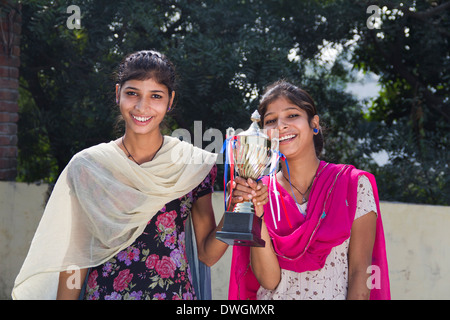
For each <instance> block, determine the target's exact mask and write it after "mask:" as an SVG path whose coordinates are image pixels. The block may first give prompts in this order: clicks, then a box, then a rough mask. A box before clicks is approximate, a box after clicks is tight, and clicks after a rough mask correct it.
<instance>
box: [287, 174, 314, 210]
mask: <svg viewBox="0 0 450 320" xmlns="http://www.w3.org/2000/svg"><path fill="white" fill-rule="evenodd" d="M283 178H284V179H285V180H286V181H287V182H289V183H290V184H291V186H293V187H294V189H295V190H297V192H298V193H300V194H301V195H302V202H301V203H300V204H303V203H305V202H306V197H305V195H306V194H307V193H308V191H309V189H311V187H312V185H313V182H314V179H312V181H311V183H310V185H309V187H308V189H306V191H305V192H304V193H303V192H301V191H300V190H298V188H297V187H296V186H294V184H293V183H291V182H290V181H289V179H288V178H286V176H285V175H284V173H283Z"/></svg>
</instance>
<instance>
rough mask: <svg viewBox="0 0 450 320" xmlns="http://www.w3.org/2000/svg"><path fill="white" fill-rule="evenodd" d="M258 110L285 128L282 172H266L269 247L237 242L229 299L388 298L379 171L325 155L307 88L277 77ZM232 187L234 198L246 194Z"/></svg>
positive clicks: (271, 125) (268, 122)
mask: <svg viewBox="0 0 450 320" xmlns="http://www.w3.org/2000/svg"><path fill="white" fill-rule="evenodd" d="M258 111H259V113H260V115H261V123H262V125H263V126H264V128H266V129H277V130H278V132H279V139H280V144H279V147H280V154H281V161H280V163H281V170H280V171H279V172H278V173H276V174H274V175H269V176H266V177H264V178H263V182H264V183H265V184H266V185H268V187H269V200H270V201H269V202H268V203H267V204H265V205H264V216H263V225H262V238H263V239H264V240H265V241H266V246H265V247H263V248H257V247H252V248H250V247H238V246H235V247H234V248H233V257H232V265H231V275H230V287H229V299H258V300H269V299H282V300H286V299H289V300H292V299H295V300H303V299H326V300H331V299H337V300H338V299H390V288H389V277H388V267H387V260H386V249H385V240H384V232H383V226H382V221H381V215H380V206H379V199H378V191H377V186H376V182H375V178H374V176H373V175H372V174H370V173H368V172H364V171H361V170H358V169H356V168H355V167H354V166H351V165H344V164H332V163H327V162H325V161H321V160H319V154H320V153H321V151H322V147H323V137H322V131H321V127H320V124H319V116H318V115H317V111H316V107H315V105H314V102H313V100H312V98H311V97H310V96H309V94H308V93H307V92H306V91H304V90H302V89H300V88H298V87H296V86H294V85H292V84H290V83H288V82H285V81H278V82H276V83H274V84H272V85H271V86H269V87H268V88H267V90H266V92H265V94H264V95H263V97H262V100H261V103H260V106H259V109H258ZM233 192H234V195H233V201H235V200H236V199H237V197H238V196H241V195H244V193H243V192H242V193H240V192H239V188H236V189H235V191H233ZM257 212H261V210H257Z"/></svg>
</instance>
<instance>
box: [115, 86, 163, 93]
mask: <svg viewBox="0 0 450 320" xmlns="http://www.w3.org/2000/svg"><path fill="white" fill-rule="evenodd" d="M124 90H136V91H141V90H140V89H138V88H135V87H130V86H128V87H126V88H124ZM149 91H150V92H162V93H164V91H163V90H158V89H155V90H149Z"/></svg>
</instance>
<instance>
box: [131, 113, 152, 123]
mask: <svg viewBox="0 0 450 320" xmlns="http://www.w3.org/2000/svg"><path fill="white" fill-rule="evenodd" d="M131 116H132V117H133V118H134V119H136V120H137V121H140V122H145V121H148V120H150V119H151V118H153V117H138V116H135V115H131Z"/></svg>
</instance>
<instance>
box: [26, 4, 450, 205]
mask: <svg viewBox="0 0 450 320" xmlns="http://www.w3.org/2000/svg"><path fill="white" fill-rule="evenodd" d="M369 4H373V3H372V2H370V3H369V2H367V1H353V0H352V1H350V0H349V1H342V0H328V1H316V0H305V1H296V0H212V1H191V0H173V1H161V0H153V1H138V0H133V1H127V2H119V1H118V2H116V3H114V5H111V3H110V1H105V0H96V1H92V0H80V1H70V3H69V1H62V0H61V1H56V0H54V1H50V2H49V1H43V0H28V1H26V2H25V3H24V4H23V19H22V20H23V39H22V66H21V76H22V78H21V84H22V87H21V90H23V92H24V94H23V95H22V97H23V98H22V97H21V99H22V103H21V107H22V112H21V115H20V117H21V120H20V121H21V122H20V123H19V128H20V129H19V130H20V131H19V135H22V134H23V136H22V137H19V149H20V159H19V161H20V163H21V164H22V165H21V168H28V169H27V170H28V171H26V170H22V172H23V175H22V179H23V180H26V181H34V180H37V179H43V178H44V177H50V178H49V180H54V179H55V177H57V175H58V174H59V172H60V170H62V168H64V167H65V165H66V164H67V162H68V161H69V159H70V158H71V157H72V155H73V154H74V153H75V152H77V151H79V150H81V149H83V148H85V147H88V146H91V145H94V144H97V143H99V142H104V141H108V140H110V139H113V138H115V137H116V136H117V134H120V133H117V132H115V131H114V129H113V128H114V125H115V118H116V115H117V108H116V107H115V104H114V91H113V90H114V81H113V78H112V77H111V75H112V74H113V73H114V71H115V68H116V67H117V66H118V64H119V62H120V61H121V59H122V58H123V56H124V55H125V54H128V53H130V52H133V51H136V50H141V49H156V50H159V51H162V52H164V53H166V54H167V55H168V56H169V57H170V58H171V60H172V61H173V62H174V64H175V65H176V66H177V70H178V74H179V75H180V79H179V89H178V90H177V105H176V108H175V110H174V112H173V113H171V114H170V116H169V117H168V119H167V124H166V125H167V132H168V133H169V134H170V132H171V131H172V130H174V129H177V128H185V129H188V130H190V131H191V135H192V134H193V133H194V128H193V127H194V121H201V123H202V129H203V130H206V129H208V128H216V129H219V130H220V131H221V132H223V134H224V133H225V130H226V128H227V127H229V126H232V127H234V128H243V129H245V128H246V127H247V126H248V124H249V117H250V114H251V112H252V111H253V110H254V109H256V107H257V104H258V98H259V96H260V94H261V92H262V91H263V90H264V87H265V86H266V85H268V84H269V83H271V82H273V81H275V80H278V79H280V78H285V79H287V80H289V81H292V82H294V83H296V84H298V85H300V86H302V87H303V88H305V89H306V90H308V91H309V92H310V93H311V95H312V96H313V98H314V99H315V100H316V104H317V106H318V109H319V115H320V116H321V119H322V120H323V124H324V127H325V128H326V132H327V140H326V145H325V153H324V156H323V157H324V159H325V160H329V161H333V162H347V163H352V164H355V165H356V166H358V167H361V168H363V169H367V170H370V171H372V172H373V173H375V174H376V176H377V179H378V184H379V186H380V195H381V197H382V199H389V200H394V199H395V200H401V201H410V202H426V203H443V204H445V203H447V204H448V203H449V202H450V201H449V199H448V194H449V192H448V186H449V185H450V184H449V183H448V179H449V178H448V177H449V176H450V175H449V174H448V154H447V153H446V148H447V147H448V132H449V130H448V118H447V116H448V107H447V105H448V74H449V73H448V66H449V58H448V57H449V54H448V47H449V46H448V37H447V35H448V31H447V29H448V28H446V27H447V26H448V10H447V9H448V2H439V1H435V2H433V3H432V4H429V3H428V2H426V1H424V0H422V1H415V2H414V3H413V4H411V5H406V4H402V5H401V4H400V2H399V1H396V2H393V4H392V3H388V2H379V3H378V6H379V7H380V9H381V13H380V19H381V21H382V24H381V28H382V29H381V30H378V29H369V28H368V27H367V20H368V18H369V16H370V14H368V13H367V11H366V10H367V7H368V6H369ZM69 5H77V6H79V8H80V12H81V29H69V28H67V25H66V20H67V19H68V17H69V14H67V12H66V9H67V7H68V6H69ZM394 9H395V10H394ZM401 12H403V14H402V13H401ZM416 20H417V21H416ZM406 28H407V29H406ZM406 30H408V32H406ZM381 34H382V35H383V36H381ZM407 35H408V36H407ZM424 41H425V42H426V43H424ZM326 44H330V45H332V46H335V47H337V48H341V50H342V55H341V56H339V57H338V59H336V60H335V61H334V62H333V63H332V64H331V65H330V64H325V63H324V62H323V61H322V60H321V59H320V57H321V50H322V49H323V47H324V46H325V45H326ZM428 48H433V51H432V52H431V51H430V50H429V49H428ZM394 49H395V50H394ZM393 52H396V54H392V53H393ZM346 60H348V61H350V62H351V63H352V64H353V65H354V68H355V69H360V70H363V71H365V72H369V71H370V72H373V73H376V74H377V75H379V76H380V83H381V85H382V91H381V92H380V96H379V97H377V98H376V99H373V100H372V101H370V105H369V106H367V105H364V104H361V103H360V102H358V101H357V100H356V99H355V97H353V96H351V95H350V94H348V93H346V92H345V83H346V82H348V81H350V80H351V79H352V71H351V70H348V68H347V67H346V64H348V61H346ZM437 66H439V68H437ZM366 107H370V108H369V112H364V108H366ZM200 140H201V139H200ZM197 141H198V139H197ZM206 143H207V142H206ZM36 145H39V146H40V147H39V148H35V147H34V148H32V147H31V146H36ZM201 147H205V145H204V144H203V145H201ZM45 148H47V149H48V150H49V152H50V153H51V154H52V157H50V158H49V157H48V156H45V154H47V152H44V151H43V150H45ZM380 150H386V151H387V152H388V153H389V155H390V156H391V158H390V162H389V164H387V165H385V166H383V167H379V166H377V165H376V163H375V162H374V161H373V160H372V158H371V154H372V153H374V152H378V151H380ZM215 151H216V152H217V151H218V150H215ZM31 162H34V163H37V164H38V166H37V167H39V166H44V167H46V168H47V171H44V173H42V174H41V175H39V173H37V172H38V171H39V170H34V171H33V170H31V168H33V166H30V165H29V163H31ZM219 169H220V167H219ZM403 170H404V172H403V173H402V171H403ZM50 172H53V173H52V174H50ZM411 173H412V174H411ZM393 177H395V179H392V178H393ZM218 185H220V179H219V184H218Z"/></svg>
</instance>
